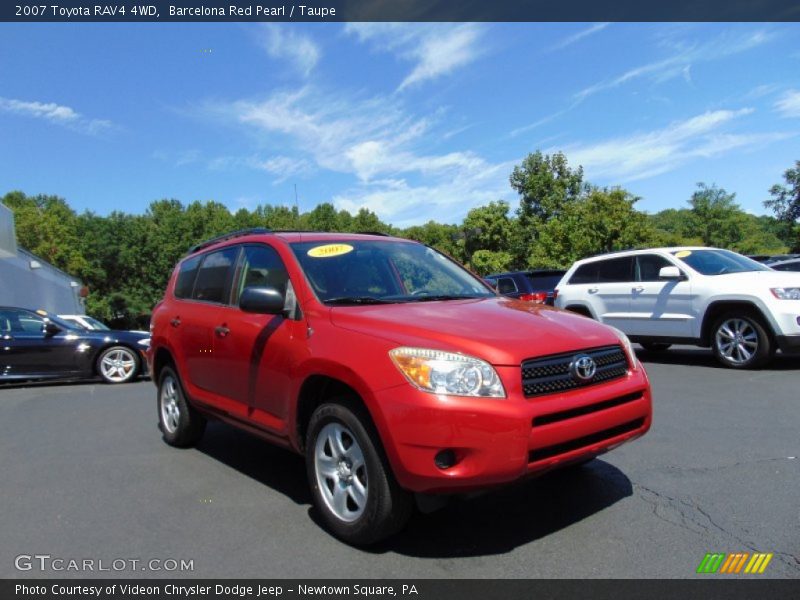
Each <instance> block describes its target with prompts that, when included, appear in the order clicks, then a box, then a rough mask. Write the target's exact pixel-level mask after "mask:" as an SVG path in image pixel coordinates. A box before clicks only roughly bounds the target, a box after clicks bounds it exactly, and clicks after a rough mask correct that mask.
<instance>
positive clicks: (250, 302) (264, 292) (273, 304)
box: [239, 287, 285, 315]
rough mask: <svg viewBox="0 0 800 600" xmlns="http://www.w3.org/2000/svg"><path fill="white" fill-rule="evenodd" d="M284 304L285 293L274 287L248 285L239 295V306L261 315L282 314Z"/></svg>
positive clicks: (246, 310) (245, 310)
mask: <svg viewBox="0 0 800 600" xmlns="http://www.w3.org/2000/svg"><path fill="white" fill-rule="evenodd" d="M284 304H285V300H284V298H283V294H281V293H280V292H279V291H278V290H276V289H275V288H272V287H246V288H244V290H243V291H242V295H241V296H240V297H239V308H241V309H242V310H243V311H244V312H249V313H257V314H261V315H279V314H282V313H283V307H284Z"/></svg>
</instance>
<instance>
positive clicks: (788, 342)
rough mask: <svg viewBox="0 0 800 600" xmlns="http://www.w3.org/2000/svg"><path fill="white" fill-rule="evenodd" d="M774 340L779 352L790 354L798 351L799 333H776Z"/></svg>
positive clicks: (799, 350) (799, 346)
mask: <svg viewBox="0 0 800 600" xmlns="http://www.w3.org/2000/svg"><path fill="white" fill-rule="evenodd" d="M775 342H776V343H777V344H778V348H780V349H781V352H786V353H792V354H793V353H795V352H800V335H776V336H775Z"/></svg>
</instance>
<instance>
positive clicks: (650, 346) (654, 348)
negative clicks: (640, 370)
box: [639, 342, 672, 352]
mask: <svg viewBox="0 0 800 600" xmlns="http://www.w3.org/2000/svg"><path fill="white" fill-rule="evenodd" d="M639 345H640V346H641V347H642V348H644V349H645V350H647V351H648V352H663V351H664V350H668V349H669V347H670V346H672V344H664V343H661V342H639Z"/></svg>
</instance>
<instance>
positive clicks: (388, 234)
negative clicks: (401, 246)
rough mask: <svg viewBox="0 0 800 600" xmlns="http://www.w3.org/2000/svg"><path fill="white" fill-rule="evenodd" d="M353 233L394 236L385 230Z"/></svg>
mask: <svg viewBox="0 0 800 600" xmlns="http://www.w3.org/2000/svg"><path fill="white" fill-rule="evenodd" d="M353 233H358V234H361V235H380V236H383V237H394V236H393V235H392V234H391V233H386V232H384V231H354V232H353Z"/></svg>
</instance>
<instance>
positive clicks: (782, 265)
mask: <svg viewBox="0 0 800 600" xmlns="http://www.w3.org/2000/svg"><path fill="white" fill-rule="evenodd" d="M767 266H768V267H769V268H770V269H775V270H776V271H800V258H793V259H792V260H782V261H780V262H773V263H767Z"/></svg>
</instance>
